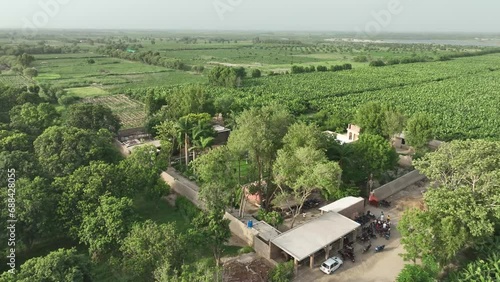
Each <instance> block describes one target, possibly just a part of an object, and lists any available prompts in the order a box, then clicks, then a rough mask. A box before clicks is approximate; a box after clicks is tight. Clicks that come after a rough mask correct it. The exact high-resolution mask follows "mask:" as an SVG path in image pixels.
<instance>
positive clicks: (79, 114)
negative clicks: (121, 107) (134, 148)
mask: <svg viewBox="0 0 500 282" xmlns="http://www.w3.org/2000/svg"><path fill="white" fill-rule="evenodd" d="M64 122H65V124H66V125H67V126H72V127H77V128H81V129H89V130H93V131H99V129H107V130H109V131H110V132H112V133H115V134H116V133H118V130H119V129H120V119H119V118H118V117H117V116H116V115H114V114H113V112H112V111H111V109H110V108H109V107H106V106H103V105H97V104H89V103H80V104H74V105H70V106H69V107H68V108H67V110H66V113H65V116H64Z"/></svg>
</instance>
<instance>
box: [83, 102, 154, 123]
mask: <svg viewBox="0 0 500 282" xmlns="http://www.w3.org/2000/svg"><path fill="white" fill-rule="evenodd" d="M82 103H92V104H99V105H104V106H108V107H109V108H111V110H112V111H113V113H115V114H116V115H117V116H118V117H119V118H120V120H121V122H122V129H127V128H135V127H141V126H143V125H144V122H145V120H146V113H145V111H144V104H142V103H139V102H137V101H135V100H131V99H129V98H128V97H127V96H125V95H113V96H107V97H94V98H86V99H84V100H83V101H82Z"/></svg>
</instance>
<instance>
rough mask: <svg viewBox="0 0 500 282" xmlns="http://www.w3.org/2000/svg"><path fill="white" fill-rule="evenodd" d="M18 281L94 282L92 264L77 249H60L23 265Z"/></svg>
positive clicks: (17, 276)
mask: <svg viewBox="0 0 500 282" xmlns="http://www.w3.org/2000/svg"><path fill="white" fill-rule="evenodd" d="M16 280H17V281H23V282H24V281H50V282H55V281H75V282H90V281H92V273H91V264H90V262H89V261H88V259H86V257H85V256H84V255H80V254H78V253H77V251H76V249H59V250H56V251H53V252H51V253H49V254H48V255H46V256H43V257H36V258H32V259H30V260H28V261H26V262H25V263H23V264H22V265H21V270H20V272H19V273H18V274H17V275H16Z"/></svg>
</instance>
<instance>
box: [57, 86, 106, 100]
mask: <svg viewBox="0 0 500 282" xmlns="http://www.w3.org/2000/svg"><path fill="white" fill-rule="evenodd" d="M66 91H67V92H68V95H69V96H74V97H78V98H82V99H84V98H90V97H100V96H107V95H109V92H108V91H106V90H103V89H101V88H98V87H93V86H89V87H76V88H68V89H66Z"/></svg>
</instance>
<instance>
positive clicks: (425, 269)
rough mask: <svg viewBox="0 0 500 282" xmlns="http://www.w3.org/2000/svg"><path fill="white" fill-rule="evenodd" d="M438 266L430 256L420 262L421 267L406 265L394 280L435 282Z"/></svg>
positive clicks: (399, 281) (400, 281)
mask: <svg viewBox="0 0 500 282" xmlns="http://www.w3.org/2000/svg"><path fill="white" fill-rule="evenodd" d="M438 273H439V266H438V264H437V263H436V261H435V260H434V258H433V257H431V256H426V257H424V259H423V260H422V265H418V264H406V265H405V266H404V268H403V270H401V272H400V273H399V275H398V277H397V278H396V281H397V282H435V281H437V276H438Z"/></svg>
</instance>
